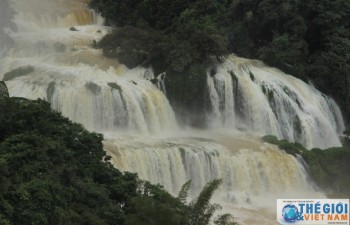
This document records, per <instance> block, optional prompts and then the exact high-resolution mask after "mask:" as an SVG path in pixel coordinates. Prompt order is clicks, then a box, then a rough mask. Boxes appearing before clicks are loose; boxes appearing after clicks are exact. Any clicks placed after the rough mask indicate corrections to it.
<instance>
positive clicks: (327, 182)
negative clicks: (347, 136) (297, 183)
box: [262, 135, 350, 198]
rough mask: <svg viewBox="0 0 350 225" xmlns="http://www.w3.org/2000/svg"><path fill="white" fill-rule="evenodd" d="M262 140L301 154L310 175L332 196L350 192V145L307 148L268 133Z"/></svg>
mask: <svg viewBox="0 0 350 225" xmlns="http://www.w3.org/2000/svg"><path fill="white" fill-rule="evenodd" d="M262 140H263V141H265V142H268V143H271V144H275V145H278V146H279V147H280V148H281V149H282V150H285V151H286V152H287V153H288V154H291V155H294V156H296V155H297V154H298V155H301V156H302V158H303V159H304V161H305V162H306V163H307V165H308V167H307V169H308V170H309V173H310V175H311V176H312V178H313V179H314V181H315V182H316V184H317V185H318V186H319V187H321V188H322V189H323V190H325V191H326V192H327V193H328V194H330V195H331V196H338V197H345V198H347V197H348V196H349V194H350V174H349V171H350V164H349V161H350V146H349V145H345V146H344V147H339V148H329V149H325V150H321V149H311V150H307V149H305V148H304V147H302V145H300V144H299V143H289V142H288V141H286V140H278V139H277V138H276V137H275V136H271V135H267V136H264V137H262Z"/></svg>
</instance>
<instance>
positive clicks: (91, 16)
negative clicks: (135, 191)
mask: <svg viewBox="0 0 350 225" xmlns="http://www.w3.org/2000/svg"><path fill="white" fill-rule="evenodd" d="M10 5H11V7H13V9H14V10H15V12H16V14H15V16H14V19H13V22H14V24H15V25H16V27H17V29H16V30H15V31H14V30H9V29H6V32H7V33H8V35H9V36H10V37H11V38H12V39H13V41H14V45H13V47H12V48H11V49H10V50H8V51H6V54H5V53H4V52H1V54H0V57H1V60H0V79H1V80H4V81H5V83H6V85H7V87H8V90H9V94H10V96H16V97H25V98H29V99H37V98H42V99H45V100H47V101H49V102H50V103H51V105H52V108H53V109H55V110H58V111H60V112H62V114H63V115H65V116H67V117H69V118H70V119H72V120H73V121H75V122H79V123H81V124H83V125H84V126H85V127H86V128H87V129H89V130H91V131H97V132H101V133H103V134H104V135H105V141H104V146H105V149H106V150H107V152H108V154H110V155H111V156H112V163H113V164H114V165H115V166H116V167H117V168H119V169H120V170H123V171H131V172H136V173H138V174H139V176H140V177H141V178H142V179H146V180H149V181H151V182H152V183H160V184H162V185H164V187H165V188H166V189H167V190H168V191H169V192H170V193H173V194H176V193H177V192H178V191H179V189H180V187H181V186H182V185H183V184H184V183H185V182H186V181H187V180H190V179H191V180H192V183H193V185H192V189H191V196H195V195H196V194H197V193H198V192H199V191H200V190H201V188H202V187H203V185H205V183H207V182H208V181H210V180H212V179H214V178H222V179H223V185H222V187H221V189H220V190H219V191H218V192H217V195H216V196H215V200H216V201H219V202H221V203H222V204H223V206H224V209H225V210H226V211H227V212H229V213H233V214H234V216H235V217H237V220H238V221H239V222H241V223H242V224H269V225H271V224H277V222H276V221H275V214H274V213H275V212H274V210H275V209H274V207H275V206H274V205H275V199H276V198H277V197H281V198H286V197H293V198H295V197H311V196H313V197H317V196H320V194H318V193H316V191H315V188H314V186H313V185H312V183H311V182H310V181H309V179H308V176H307V173H306V171H305V168H304V166H303V163H302V161H301V160H300V159H297V158H295V157H292V156H290V155H288V154H286V153H284V152H283V151H281V150H280V149H278V148H277V147H276V146H273V145H269V144H264V143H261V141H260V140H259V138H257V137H256V136H249V135H248V134H246V133H245V132H242V131H237V130H247V131H255V132H256V133H258V134H259V135H260V134H275V135H276V136H278V137H280V138H287V139H289V140H291V141H299V142H301V143H303V144H305V145H306V146H307V147H328V146H337V145H340V142H339V139H338V137H337V134H339V133H340V132H341V131H342V130H343V128H344V125H343V121H342V117H341V114H340V111H339V109H338V107H337V105H336V104H335V102H334V101H333V100H331V99H330V98H328V97H327V96H324V95H323V94H321V93H320V92H319V91H317V90H315V88H313V87H312V86H310V85H307V84H306V83H304V82H302V81H300V80H298V79H296V78H293V77H291V76H288V75H285V74H283V73H282V72H281V71H278V70H276V69H273V68H268V67H266V66H264V65H262V64H261V63H260V62H256V61H252V60H247V59H241V58H238V57H235V56H231V57H229V58H228V59H227V60H226V62H224V63H223V64H222V65H219V66H218V67H217V70H216V74H214V75H213V76H211V75H208V91H209V96H210V103H211V106H212V107H211V108H212V109H211V111H210V112H208V121H209V124H210V128H209V129H208V130H206V131H193V130H181V129H180V128H178V126H177V122H176V119H175V115H174V112H173V110H172V108H171V106H170V104H169V102H168V100H167V98H166V96H165V94H164V92H165V89H166V87H164V85H160V89H162V90H163V91H161V90H160V89H159V88H157V87H156V86H155V85H154V84H152V82H151V81H150V79H153V78H154V75H153V71H152V69H149V68H134V69H128V68H127V67H125V66H124V65H120V64H119V63H118V62H117V61H115V60H110V59H107V58H105V57H103V54H102V51H101V50H98V49H94V48H93V43H94V42H96V41H98V40H99V39H101V38H102V37H103V36H104V35H105V34H106V33H108V31H109V29H110V28H108V27H104V26H103V25H102V24H103V19H102V18H101V17H99V16H98V15H96V14H95V13H94V12H92V11H90V10H89V9H88V7H87V1H84V0H70V1H60V0H25V1H23V0H10ZM160 79H163V78H160ZM241 128H242V129H241Z"/></svg>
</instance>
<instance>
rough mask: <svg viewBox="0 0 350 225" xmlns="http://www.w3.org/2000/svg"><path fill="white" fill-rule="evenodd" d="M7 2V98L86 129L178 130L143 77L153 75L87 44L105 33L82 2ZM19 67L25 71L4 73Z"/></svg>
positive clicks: (162, 101)
mask: <svg viewBox="0 0 350 225" xmlns="http://www.w3.org/2000/svg"><path fill="white" fill-rule="evenodd" d="M30 3H31V4H30ZM39 3H41V4H39ZM12 4H13V5H14V8H15V9H16V11H17V14H16V15H15V18H14V22H15V24H16V26H17V28H18V31H16V32H12V33H10V35H11V37H12V38H13V40H14V41H15V47H14V48H13V49H12V50H11V51H10V53H9V54H8V55H7V56H6V57H4V59H3V60H2V61H3V62H2V63H1V69H0V72H1V73H0V74H1V75H0V78H1V77H2V76H3V78H6V79H5V80H6V84H7V86H8V88H9V92H10V94H11V96H17V97H25V98H29V99H37V98H41V99H45V100H47V101H49V102H51V105H52V108H53V109H55V110H57V111H60V112H62V114H63V115H65V116H67V117H69V118H70V119H72V120H73V121H75V122H79V123H81V124H83V125H84V126H85V127H86V128H87V129H89V130H91V131H98V132H115V131H118V132H140V133H149V132H150V133H157V132H161V131H163V130H170V129H174V128H176V127H177V125H176V121H175V115H174V112H173V110H172V109H171V106H170V104H169V102H168V100H167V99H166V97H165V96H164V95H163V93H162V92H161V91H160V90H159V89H157V87H155V86H154V85H153V84H152V83H151V82H150V81H148V80H147V79H145V77H147V78H149V77H153V76H154V75H153V72H152V70H151V69H145V68H135V69H132V70H130V69H128V68H126V67H125V66H123V65H120V64H118V63H117V62H116V61H113V60H107V59H105V58H104V57H103V55H102V52H101V50H96V49H93V48H92V47H91V45H92V43H93V41H97V40H99V39H100V38H102V37H103V36H104V35H105V34H106V33H107V32H108V28H107V27H103V26H102V25H101V24H102V23H101V18H100V17H99V16H98V15H96V13H91V11H90V10H88V9H87V7H86V4H85V3H84V2H83V1H71V2H69V3H67V2H61V1H56V0H49V1H42V0H30V1H25V2H23V1H19V0H13V1H12ZM37 6H38V8H37ZM28 7H29V8H30V10H27V8H28ZM31 7H32V8H31ZM37 10H40V13H37ZM93 23H96V24H93ZM72 27H73V28H72ZM25 68H30V70H28V72H27V73H24V72H23V73H22V74H16V75H13V76H11V75H9V73H8V72H10V74H11V73H12V74H15V73H16V72H14V71H16V70H22V71H25V70H26V69H25ZM6 73H7V75H5V74H6ZM5 76H6V77H5Z"/></svg>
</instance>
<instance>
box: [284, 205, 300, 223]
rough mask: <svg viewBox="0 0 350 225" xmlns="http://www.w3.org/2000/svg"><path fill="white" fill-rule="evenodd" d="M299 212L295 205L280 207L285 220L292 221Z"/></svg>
mask: <svg viewBox="0 0 350 225" xmlns="http://www.w3.org/2000/svg"><path fill="white" fill-rule="evenodd" d="M298 214H299V212H298V208H297V207H296V206H295V205H291V204H289V205H286V206H284V207H283V209H282V217H283V218H284V220H285V221H286V222H289V223H293V222H295V220H296V219H297V216H298Z"/></svg>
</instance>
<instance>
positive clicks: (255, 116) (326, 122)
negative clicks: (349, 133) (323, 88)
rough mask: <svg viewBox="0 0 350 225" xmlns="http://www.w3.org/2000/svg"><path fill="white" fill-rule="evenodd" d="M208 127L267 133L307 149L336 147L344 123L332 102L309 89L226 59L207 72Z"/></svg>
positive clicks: (266, 70)
mask: <svg viewBox="0 0 350 225" xmlns="http://www.w3.org/2000/svg"><path fill="white" fill-rule="evenodd" d="M208 90H209V94H210V101H211V105H212V112H211V113H210V114H209V121H210V124H211V126H214V127H222V126H223V127H225V128H229V129H230V128H231V129H232V128H233V129H237V128H239V129H242V128H243V129H247V130H250V131H255V132H256V133H258V134H261V135H264V134H272V135H275V136H277V137H278V138H284V139H287V140H289V141H291V142H299V143H301V144H303V145H305V146H306V147H307V148H313V147H318V148H328V147H332V146H340V145H341V143H340V140H339V135H340V134H342V132H343V131H344V122H343V118H342V115H341V112H340V110H339V107H338V106H337V104H336V103H335V102H334V101H333V100H332V99H331V98H329V97H327V96H325V95H324V94H322V93H321V92H319V91H318V90H316V89H315V88H314V87H312V86H310V85H308V84H306V83H305V82H303V81H301V80H299V79H297V78H295V77H292V76H289V75H287V74H284V73H283V72H282V71H280V70H277V69H275V68H271V67H267V66H265V65H263V63H261V62H259V61H253V60H248V59H243V58H239V57H236V56H234V55H231V56H230V57H229V58H228V59H227V60H226V61H225V62H224V63H223V64H222V65H219V66H218V67H217V71H216V74H215V75H214V76H211V75H209V74H208Z"/></svg>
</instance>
